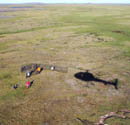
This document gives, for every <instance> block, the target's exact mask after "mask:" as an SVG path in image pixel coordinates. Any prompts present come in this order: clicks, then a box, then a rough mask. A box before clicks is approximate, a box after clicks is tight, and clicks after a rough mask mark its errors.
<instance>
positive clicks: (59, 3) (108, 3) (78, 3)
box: [0, 2, 130, 4]
mask: <svg viewBox="0 0 130 125" xmlns="http://www.w3.org/2000/svg"><path fill="white" fill-rule="evenodd" d="M0 4H130V3H103V2H102V3H91V2H88V3H87V2H85V3H64V2H61V3H60V2H57V3H49V2H48V3H44V2H27V3H26V2H23V3H21V2H20V3H0Z"/></svg>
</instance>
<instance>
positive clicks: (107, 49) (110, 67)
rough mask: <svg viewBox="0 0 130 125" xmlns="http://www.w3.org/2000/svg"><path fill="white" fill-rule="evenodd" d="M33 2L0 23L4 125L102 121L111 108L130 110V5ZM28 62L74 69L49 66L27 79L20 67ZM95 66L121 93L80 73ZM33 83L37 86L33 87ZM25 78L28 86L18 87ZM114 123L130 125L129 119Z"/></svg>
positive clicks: (73, 124)
mask: <svg viewBox="0 0 130 125" xmlns="http://www.w3.org/2000/svg"><path fill="white" fill-rule="evenodd" d="M10 6H18V5H10ZM10 6H1V8H2V9H6V10H9V9H10V8H9V7H10ZM32 6H33V8H29V9H25V10H24V11H15V12H14V11H13V12H6V13H5V14H6V15H9V16H11V15H12V16H13V15H14V17H13V18H6V19H1V20H0V27H1V28H0V86H1V88H0V116H2V117H3V119H2V117H0V124H8V123H10V124H13V125H22V124H24V125H39V124H43V123H48V124H52V125H62V124H69V125H79V124H80V122H78V121H76V120H75V119H76V117H77V116H78V117H80V118H81V119H88V120H90V121H93V122H96V121H97V120H98V119H99V118H100V116H102V115H105V114H107V113H109V112H111V111H117V110H119V109H129V106H130V99H129V91H128V90H129V88H130V84H129V82H130V80H129V67H130V64H129V59H130V35H129V34H130V29H129V26H130V22H129V19H130V17H129V15H130V9H129V6H123V5H121V6H120V5H115V6H114V5H112V6H111V5H46V6H45V5H32ZM39 8H41V9H40V10H37V9H39ZM35 9H36V10H35ZM28 63H41V64H50V65H51V64H53V65H58V66H63V67H68V72H67V73H61V72H55V71H54V72H52V71H47V70H44V69H43V71H42V73H41V74H39V75H34V76H32V77H31V78H29V79H26V78H25V73H21V72H20V67H21V66H22V65H24V64H28ZM88 69H89V71H90V72H91V73H93V75H94V76H95V77H99V78H100V79H103V80H106V81H107V80H111V79H112V80H113V79H115V78H118V79H119V90H114V87H113V86H104V85H103V84H102V83H98V82H94V81H90V82H85V81H81V80H79V79H76V78H75V77H74V74H75V73H77V72H82V71H85V70H88ZM28 80H30V81H31V80H34V84H33V85H32V87H31V88H30V89H28V90H26V89H25V83H26V82H27V81H28ZM17 83H21V86H20V87H19V88H18V89H16V90H14V89H13V85H14V84H17ZM92 83H93V84H94V85H92ZM86 85H88V87H85V86H86ZM9 105H10V106H9ZM5 111H6V113H5ZM11 112H12V113H11ZM93 114H94V115H93ZM4 118H5V119H4ZM14 118H16V119H15V120H14ZM25 118H26V121H25V122H23V119H25ZM106 123H108V124H112V125H115V124H119V125H123V124H125V125H129V120H121V119H114V120H113V119H109V120H107V121H106Z"/></svg>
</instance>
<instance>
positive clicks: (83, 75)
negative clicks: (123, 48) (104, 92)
mask: <svg viewBox="0 0 130 125" xmlns="http://www.w3.org/2000/svg"><path fill="white" fill-rule="evenodd" d="M74 76H75V78H77V79H80V80H83V81H95V82H101V83H103V84H104V85H108V84H109V85H113V86H114V87H115V89H118V87H117V86H118V79H115V81H114V82H111V81H106V80H102V79H99V78H96V77H95V76H94V75H93V74H92V73H90V72H88V71H86V72H78V73H76V74H75V75H74Z"/></svg>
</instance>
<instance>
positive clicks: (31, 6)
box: [10, 6, 33, 9]
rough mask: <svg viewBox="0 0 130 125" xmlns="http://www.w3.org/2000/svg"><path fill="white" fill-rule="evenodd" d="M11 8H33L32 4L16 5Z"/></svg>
mask: <svg viewBox="0 0 130 125" xmlns="http://www.w3.org/2000/svg"><path fill="white" fill-rule="evenodd" d="M10 8H16V9H19V8H20V9H21V8H33V7H32V6H14V7H10Z"/></svg>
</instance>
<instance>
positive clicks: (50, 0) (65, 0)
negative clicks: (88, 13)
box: [0, 0, 130, 3]
mask: <svg viewBox="0 0 130 125" xmlns="http://www.w3.org/2000/svg"><path fill="white" fill-rule="evenodd" d="M32 2H37V3H39V2H41V3H130V0H0V3H32Z"/></svg>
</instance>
